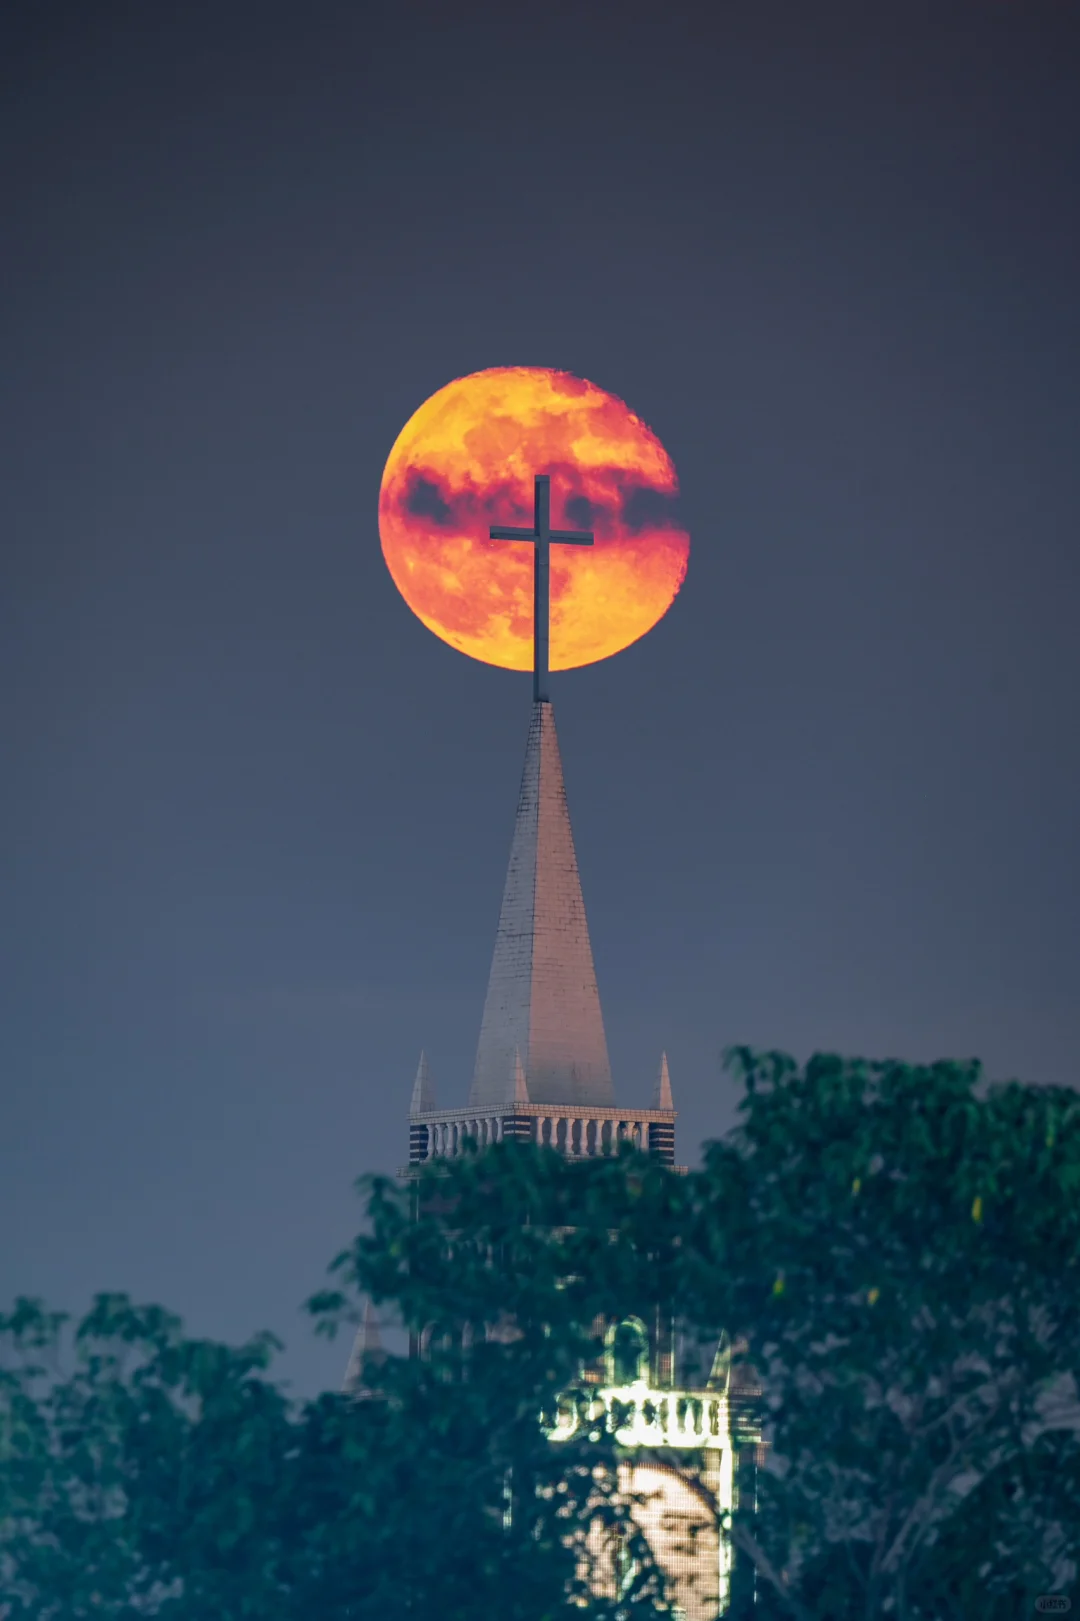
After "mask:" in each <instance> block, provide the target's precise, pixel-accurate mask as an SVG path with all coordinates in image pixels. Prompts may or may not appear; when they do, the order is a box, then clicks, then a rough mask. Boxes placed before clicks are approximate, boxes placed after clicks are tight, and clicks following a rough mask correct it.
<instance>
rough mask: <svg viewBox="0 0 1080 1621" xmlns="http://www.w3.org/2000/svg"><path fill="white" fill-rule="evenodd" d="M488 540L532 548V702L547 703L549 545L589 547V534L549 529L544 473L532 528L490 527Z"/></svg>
mask: <svg viewBox="0 0 1080 1621" xmlns="http://www.w3.org/2000/svg"><path fill="white" fill-rule="evenodd" d="M489 538H490V539H491V540H528V541H531V542H532V544H533V545H534V546H535V547H536V551H535V553H534V554H533V703H537V704H543V703H547V700H548V629H549V624H548V621H549V618H550V608H551V576H550V562H551V542H552V541H553V540H556V541H561V542H562V543H563V544H564V545H567V546H591V545H592V543H593V536H592V531H591V530H588V529H552V527H551V479H550V478H549V477H548V475H547V474H546V473H537V475H536V478H535V482H534V491H533V526H532V528H531V529H507V528H505V527H504V526H502V525H499V524H493V525H492V527H491V529H490V531H489Z"/></svg>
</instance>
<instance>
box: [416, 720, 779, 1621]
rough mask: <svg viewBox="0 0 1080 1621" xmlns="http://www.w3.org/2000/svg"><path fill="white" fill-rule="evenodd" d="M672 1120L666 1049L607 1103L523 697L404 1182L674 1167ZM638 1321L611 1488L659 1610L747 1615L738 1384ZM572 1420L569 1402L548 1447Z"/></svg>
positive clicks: (550, 800)
mask: <svg viewBox="0 0 1080 1621" xmlns="http://www.w3.org/2000/svg"><path fill="white" fill-rule="evenodd" d="M675 1118H676V1110H675V1105H674V1102H673V1098H672V1090H671V1076H670V1072H669V1068H668V1060H667V1054H666V1053H664V1054H662V1056H661V1058H660V1062H659V1066H658V1071H657V1078H656V1084H655V1089H654V1093H653V1098H652V1102H651V1106H650V1107H649V1108H645V1109H640V1108H629V1107H626V1106H625V1105H620V1104H619V1103H618V1102H617V1100H616V1096H615V1089H614V1085H613V1083H612V1076H611V1065H610V1061H609V1058H608V1049H607V1040H606V1037H605V1034H604V1021H603V1016H602V1013H601V1010H600V996H599V992H598V989H597V982H596V970H595V967H594V964H593V955H592V946H591V943H590V940H589V928H588V922H587V920H586V916H585V904H584V901H583V899H582V893H581V881H580V877H579V873H578V865H577V857H576V854H575V851H574V840H573V834H572V832H571V828H570V818H569V813H568V811H567V804H566V791H565V786H564V782H563V770H562V761H561V759H560V756H559V744H558V738H557V736H556V732H555V716H554V712H553V710H552V707H551V703H550V702H549V701H548V700H546V699H544V700H541V701H538V702H536V703H534V704H533V710H532V717H531V721H530V725H529V735H528V741H527V743H526V747H525V768H524V771H523V773H522V778H521V790H520V793H519V795H518V804H517V814H516V816H515V820H514V832H513V838H512V840H511V845H510V861H509V866H508V868H507V874H506V882H505V885H504V888H503V897H502V906H501V908H500V912H499V922H498V928H497V930H496V935H495V950H494V953H493V955H492V961H491V972H490V974H489V976H488V987H487V996H486V998H485V1001H484V1011H483V1017H482V1019H481V1024H480V1039H479V1043H478V1046H477V1052H476V1063H475V1066H474V1069H473V1076H472V1084H471V1087H470V1089H469V1094H468V1099H467V1101H466V1103H465V1104H464V1105H462V1106H453V1107H446V1106H440V1105H439V1104H438V1103H437V1101H436V1097H435V1090H434V1087H433V1085H432V1081H431V1075H430V1071H429V1067H428V1063H427V1059H426V1057H424V1056H423V1055H421V1058H420V1065H419V1068H418V1070H417V1074H416V1079H415V1082H414V1085H413V1091H412V1102H411V1106H410V1110H409V1165H408V1166H407V1167H405V1168H404V1169H403V1173H402V1174H403V1175H405V1176H409V1175H414V1174H415V1173H416V1172H417V1171H418V1170H419V1168H420V1167H421V1166H422V1165H424V1164H425V1163H427V1162H430V1161H435V1160H440V1159H447V1158H454V1157H456V1156H458V1155H460V1154H462V1153H464V1152H465V1145H466V1142H467V1141H469V1140H470V1139H471V1140H472V1141H473V1142H475V1143H476V1144H478V1145H479V1146H481V1147H483V1146H486V1145H487V1144H489V1143H494V1142H518V1143H537V1144H547V1145H550V1146H551V1147H553V1148H555V1149H557V1150H558V1151H559V1152H560V1153H563V1154H565V1155H567V1156H568V1157H571V1158H579V1157H585V1158H590V1157H594V1156H597V1155H604V1154H608V1153H612V1152H615V1151H616V1150H617V1147H618V1145H619V1143H621V1142H632V1143H633V1144H634V1145H635V1146H636V1147H638V1148H640V1149H642V1150H643V1151H645V1152H647V1153H650V1154H654V1155H656V1157H657V1158H658V1159H660V1160H661V1162H662V1163H663V1164H665V1165H668V1166H670V1167H671V1168H672V1170H673V1171H674V1172H679V1171H681V1170H683V1167H681V1166H676V1165H675ZM643 1317H644V1319H646V1320H643V1318H642V1317H638V1316H634V1315H631V1316H628V1317H626V1318H625V1319H623V1320H622V1321H621V1322H613V1323H611V1324H610V1325H609V1327H608V1333H607V1346H608V1348H607V1352H606V1356H605V1366H604V1369H603V1371H602V1372H599V1371H598V1373H597V1376H596V1380H595V1383H594V1385H593V1387H592V1390H593V1394H592V1398H591V1407H590V1413H589V1414H588V1415H587V1421H588V1422H590V1423H597V1422H614V1421H615V1414H618V1415H619V1416H620V1418H621V1419H622V1428H620V1429H619V1430H617V1431H616V1441H617V1442H618V1443H619V1447H620V1451H621V1453H622V1456H623V1458H624V1460H625V1461H624V1463H623V1464H622V1466H621V1469H622V1478H623V1480H624V1489H625V1490H626V1491H627V1493H628V1494H630V1493H633V1494H639V1493H643V1494H646V1495H647V1496H648V1499H649V1501H648V1505H647V1507H646V1508H645V1509H644V1510H643V1511H641V1524H642V1529H643V1530H644V1532H645V1534H646V1536H647V1537H648V1539H649V1542H650V1545H651V1546H652V1548H653V1552H654V1554H655V1556H656V1558H657V1560H658V1562H659V1563H660V1565H661V1566H662V1567H663V1568H664V1570H665V1571H666V1572H667V1574H668V1577H669V1581H670V1583H671V1591H672V1596H673V1599H674V1603H675V1606H676V1608H675V1610H674V1612H673V1613H674V1614H675V1615H676V1616H678V1617H681V1621H716V1618H717V1617H719V1616H729V1615H734V1614H736V1613H737V1614H741V1615H745V1614H747V1613H748V1608H749V1607H750V1606H752V1603H753V1579H752V1572H751V1571H749V1570H747V1569H745V1568H738V1566H737V1563H736V1561H735V1559H734V1556H733V1549H732V1546H731V1543H730V1539H729V1537H728V1536H727V1535H726V1534H725V1532H724V1531H723V1530H722V1529H721V1528H720V1527H721V1526H722V1525H723V1524H724V1522H725V1521H726V1520H728V1518H729V1517H730V1515H731V1514H733V1513H734V1512H736V1511H738V1509H739V1506H740V1501H741V1503H742V1506H743V1507H744V1508H745V1507H749V1508H751V1509H752V1506H753V1500H754V1467H755V1462H756V1450H757V1441H758V1431H757V1429H756V1426H755V1424H754V1420H753V1415H752V1396H753V1392H752V1391H751V1390H750V1389H748V1388H747V1387H745V1386H744V1387H743V1388H742V1389H737V1388H736V1389H733V1388H731V1386H732V1383H733V1382H732V1380H731V1378H730V1370H729V1365H730V1351H729V1349H728V1347H727V1344H726V1341H724V1342H723V1343H722V1344H721V1346H720V1347H719V1348H718V1349H717V1352H716V1355H715V1357H714V1358H713V1359H712V1363H711V1366H709V1365H706V1366H705V1367H704V1368H701V1367H693V1366H685V1367H680V1366H679V1360H680V1359H679V1358H678V1356H677V1354H676V1341H677V1333H676V1325H675V1324H674V1323H672V1322H670V1321H667V1322H665V1321H663V1320H661V1318H660V1317H659V1316H658V1315H657V1314H656V1313H650V1312H648V1311H647V1310H644V1311H643ZM627 1414H629V1417H626V1415H627ZM585 1421H586V1419H583V1417H582V1414H581V1411H580V1408H579V1407H577V1406H575V1405H574V1404H573V1403H568V1405H567V1408H566V1412H565V1415H561V1416H560V1420H559V1423H558V1424H557V1425H556V1427H555V1429H554V1430H553V1431H552V1435H551V1439H552V1444H553V1445H556V1444H558V1443H559V1442H560V1441H562V1440H566V1439H568V1438H569V1437H570V1436H571V1435H572V1434H574V1433H575V1431H576V1428H577V1426H578V1424H579V1423H582V1422H585ZM710 1502H711V1504H712V1505H714V1506H713V1507H709V1506H707V1505H708V1504H709V1503H710ZM597 1551H599V1550H597ZM619 1580H620V1577H619V1572H618V1569H617V1568H616V1567H614V1566H613V1567H612V1569H611V1571H610V1574H609V1579H608V1586H607V1588H605V1592H606V1596H609V1597H615V1596H617V1594H618V1588H619Z"/></svg>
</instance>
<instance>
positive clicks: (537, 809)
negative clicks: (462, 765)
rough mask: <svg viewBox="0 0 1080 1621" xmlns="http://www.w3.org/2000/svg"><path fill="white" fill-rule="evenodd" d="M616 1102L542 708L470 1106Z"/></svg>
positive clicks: (550, 717) (554, 742)
mask: <svg viewBox="0 0 1080 1621" xmlns="http://www.w3.org/2000/svg"><path fill="white" fill-rule="evenodd" d="M515 1052H516V1053H518V1054H519V1055H520V1058H521V1061H522V1064H523V1066H524V1073H525V1075H526V1076H527V1077H528V1095H529V1097H530V1099H531V1101H532V1102H533V1103H570V1104H575V1103H576V1104H596V1105H599V1106H601V1107H604V1106H610V1105H612V1104H614V1102H615V1096H614V1092H613V1090H612V1085H611V1065H610V1063H609V1061H608V1051H607V1041H606V1040H605V1037H604V1021H603V1016H602V1014H601V1012H600V996H599V992H598V991H597V986H596V970H595V968H594V966H593V955H592V946H591V945H590V943H589V926H588V923H587V921H586V918H585V903H584V901H583V900H582V896H581V881H580V879H579V877H578V867H577V857H576V855H575V853H574V838H573V834H572V833H571V831H570V818H569V815H568V813H567V809H566V791H565V788H564V785H563V773H562V761H561V759H560V758H559V743H558V739H557V737H556V735H555V716H554V714H553V712H552V708H551V705H550V703H547V702H543V701H541V702H539V703H534V704H533V710H532V721H531V724H530V727H529V740H528V744H527V747H526V750H525V770H524V773H523V775H522V779H521V794H520V796H519V799H518V808H517V818H516V820H515V823H514V837H513V842H512V844H511V847H510V866H509V869H508V871H507V874H506V887H505V889H504V890H503V899H502V910H501V912H500V914H499V928H498V933H497V935H496V938H495V953H494V956H493V958H492V963H491V975H490V978H489V980H488V990H487V1000H486V1001H485V1003H484V1017H483V1021H482V1024H481V1027H480V1044H479V1047H478V1049H477V1054H476V1068H475V1070H474V1072H473V1083H472V1090H471V1092H470V1093H469V1106H470V1107H476V1106H480V1105H485V1106H486V1105H489V1104H495V1105H498V1104H504V1103H510V1102H512V1101H513V1097H512V1090H513V1086H514V1076H515V1061H514V1055H515Z"/></svg>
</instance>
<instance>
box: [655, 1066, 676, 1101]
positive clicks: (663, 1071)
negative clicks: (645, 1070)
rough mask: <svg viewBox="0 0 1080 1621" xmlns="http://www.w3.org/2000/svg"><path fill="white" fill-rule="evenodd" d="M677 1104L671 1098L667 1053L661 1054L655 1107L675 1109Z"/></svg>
mask: <svg viewBox="0 0 1080 1621" xmlns="http://www.w3.org/2000/svg"><path fill="white" fill-rule="evenodd" d="M674 1107H675V1104H674V1103H673V1102H672V1098H671V1076H670V1075H669V1074H668V1065H667V1053H661V1054H660V1073H659V1075H658V1076H657V1077H656V1091H655V1092H654V1093H653V1108H654V1109H673V1108H674Z"/></svg>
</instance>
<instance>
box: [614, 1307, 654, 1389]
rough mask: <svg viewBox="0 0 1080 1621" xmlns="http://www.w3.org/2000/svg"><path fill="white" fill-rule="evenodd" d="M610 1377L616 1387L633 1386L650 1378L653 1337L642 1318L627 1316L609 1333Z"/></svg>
mask: <svg viewBox="0 0 1080 1621" xmlns="http://www.w3.org/2000/svg"><path fill="white" fill-rule="evenodd" d="M607 1352H608V1378H609V1379H610V1381H611V1383H612V1384H613V1385H632V1384H634V1383H635V1382H636V1381H637V1380H639V1379H643V1380H647V1379H648V1377H649V1336H648V1333H647V1332H646V1329H645V1324H644V1323H643V1322H642V1321H641V1319H640V1318H639V1317H624V1318H623V1320H622V1322H621V1323H616V1324H614V1326H613V1327H612V1328H610V1329H609V1330H608V1335H607Z"/></svg>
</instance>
